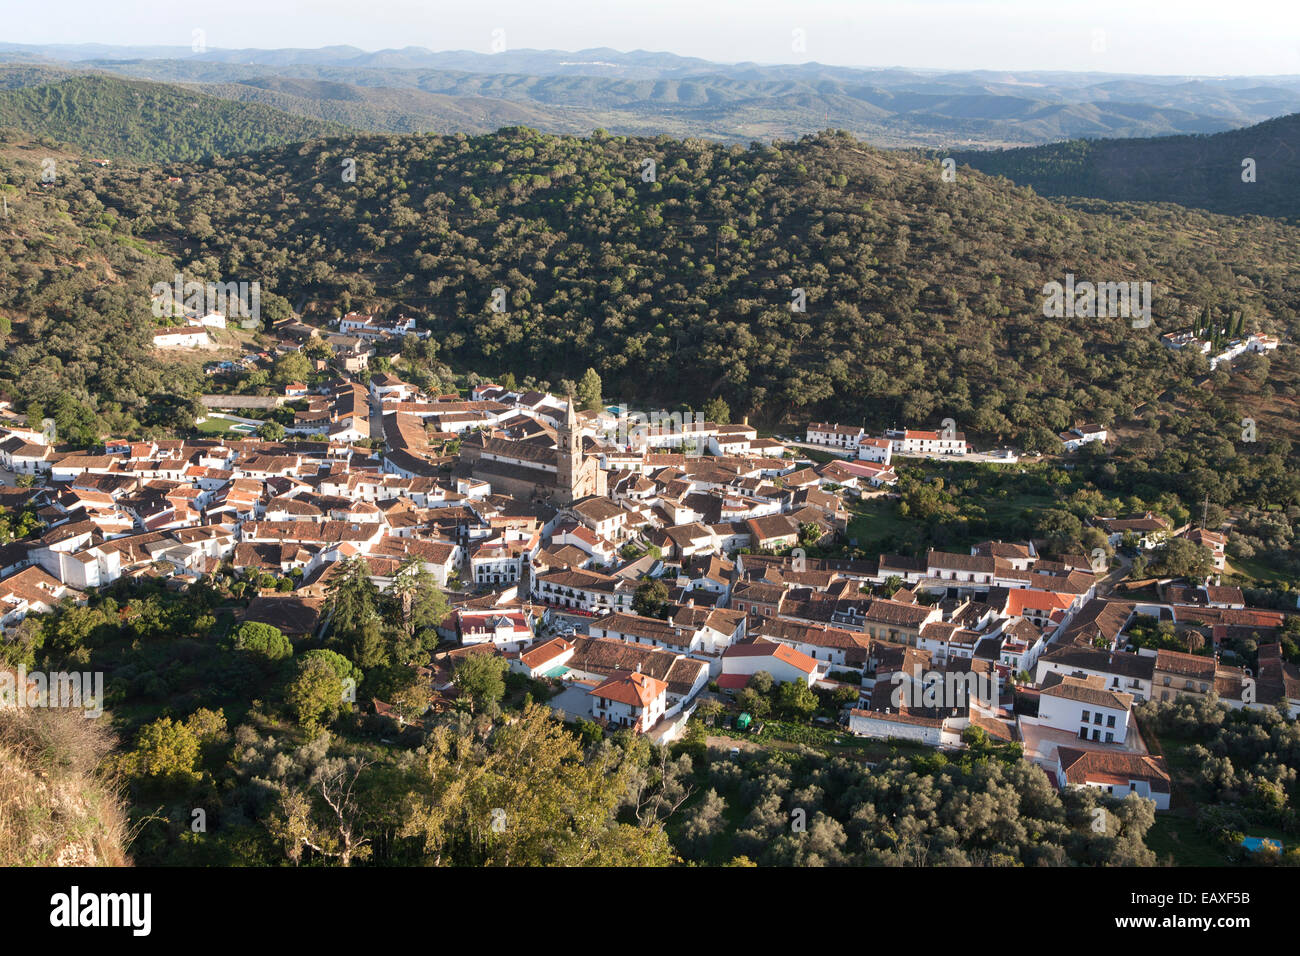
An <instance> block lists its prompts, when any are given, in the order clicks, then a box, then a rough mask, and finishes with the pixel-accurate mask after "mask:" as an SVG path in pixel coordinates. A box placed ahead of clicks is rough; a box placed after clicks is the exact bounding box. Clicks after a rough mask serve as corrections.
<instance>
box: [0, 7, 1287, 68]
mask: <svg viewBox="0 0 1300 956" xmlns="http://www.w3.org/2000/svg"><path fill="white" fill-rule="evenodd" d="M6 6H7V9H6V14H5V23H4V36H3V38H2V39H4V40H6V41H9V42H13V43H87V42H97V43H110V44H163V45H171V46H185V47H188V46H190V43H191V36H192V32H193V31H194V30H195V29H202V30H203V31H204V34H205V37H206V42H207V44H208V46H209V47H223V48H227V49H229V48H239V47H259V48H273V47H320V46H328V45H333V44H350V45H352V46H357V47H361V48H362V49H366V50H378V49H383V48H386V47H403V46H422V47H427V48H429V49H432V50H479V51H482V52H484V53H487V52H491V51H492V38H493V31H495V30H501V31H504V34H503V35H504V38H505V43H506V45H507V46H508V47H510V48H521V47H532V48H535V49H566V50H577V49H582V48H585V47H596V46H608V47H614V48H615V49H619V50H634V49H644V50H664V51H669V52H673V53H679V54H683V55H687V56H699V57H704V58H707V59H711V60H719V61H723V62H735V61H739V60H757V61H760V62H766V63H792V62H794V63H798V62H806V61H809V60H816V61H819V62H822V63H833V64H843V65H850V66H910V67H928V68H938V69H973V68H987V69H1021V70H1027V69H1038V70H1043V69H1057V70H1102V71H1106V72H1114V73H1166V74H1270V73H1300V2H1298V0H1236V2H1231V3H1229V2H1224V0H1087V2H1078V0H893V2H890V0H803V2H777V0H641V2H629V0H505V2H492V0H482V2H469V0H458V2H443V0H425V2H420V0H317V2H304V3H292V2H286V0H198V2H188V3H187V2H180V3H174V2H173V3H160V2H144V0H109V2H107V3H105V2H104V0H55V3H54V4H52V5H50V4H42V3H34V2H27V3H22V4H7V5H6ZM795 31H802V34H801V36H802V43H803V46H802V48H800V47H799V46H798V42H799V35H798V34H796V32H795Z"/></svg>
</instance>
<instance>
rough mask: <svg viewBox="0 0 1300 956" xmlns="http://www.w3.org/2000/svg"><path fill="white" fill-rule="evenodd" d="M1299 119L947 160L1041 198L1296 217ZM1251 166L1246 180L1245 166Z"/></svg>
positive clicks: (1298, 209)
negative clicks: (1003, 178) (1163, 204)
mask: <svg viewBox="0 0 1300 956" xmlns="http://www.w3.org/2000/svg"><path fill="white" fill-rule="evenodd" d="M1298 148H1300V114H1293V115H1291V116H1283V117H1280V118H1278V119H1273V120H1269V121H1267V122H1264V123H1260V124H1258V125H1256V126H1251V127H1248V128H1246V129H1237V130H1231V131H1229V132H1226V133H1216V134H1215V135H1213V136H1162V137H1157V138H1154V139H1092V140H1085V139H1076V140H1070V141H1069V142H1065V143H1052V144H1050V145H1047V146H1026V147H1021V148H1019V149H1007V150H969V151H964V152H957V153H953V154H951V155H952V156H953V158H955V159H956V160H957V161H958V162H959V163H965V164H968V165H970V166H972V167H974V168H975V169H978V170H980V171H981V172H985V173H988V174H989V175H991V176H1006V177H1007V178H1008V179H1010V180H1012V181H1014V182H1016V183H1018V184H1020V185H1022V186H1032V187H1033V188H1034V189H1035V190H1036V191H1037V192H1040V193H1042V194H1043V195H1046V196H1095V197H1097V198H1100V199H1111V200H1133V201H1137V202H1172V203H1178V204H1179V205H1181V206H1191V207H1194V208H1197V209H1209V210H1211V211H1213V212H1220V213H1226V214H1228V215H1234V216H1237V215H1256V216H1287V217H1291V218H1296V217H1300V154H1298V152H1297V150H1298ZM1247 159H1250V160H1254V165H1253V169H1252V170H1251V172H1250V179H1251V181H1246V180H1244V179H1243V178H1242V176H1243V173H1245V172H1246V171H1247V170H1246V167H1244V166H1243V162H1244V161H1245V160H1247Z"/></svg>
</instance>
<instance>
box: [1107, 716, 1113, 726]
mask: <svg viewBox="0 0 1300 956" xmlns="http://www.w3.org/2000/svg"><path fill="white" fill-rule="evenodd" d="M1106 726H1107V727H1114V726H1115V715H1114V714H1111V715H1109V716H1108V717H1107V718H1106Z"/></svg>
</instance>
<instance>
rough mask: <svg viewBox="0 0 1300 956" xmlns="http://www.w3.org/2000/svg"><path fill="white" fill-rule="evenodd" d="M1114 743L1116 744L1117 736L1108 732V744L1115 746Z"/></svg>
mask: <svg viewBox="0 0 1300 956" xmlns="http://www.w3.org/2000/svg"><path fill="white" fill-rule="evenodd" d="M1114 742H1115V735H1114V734H1112V733H1111V732H1110V731H1109V730H1108V731H1106V743H1108V744H1113V743H1114Z"/></svg>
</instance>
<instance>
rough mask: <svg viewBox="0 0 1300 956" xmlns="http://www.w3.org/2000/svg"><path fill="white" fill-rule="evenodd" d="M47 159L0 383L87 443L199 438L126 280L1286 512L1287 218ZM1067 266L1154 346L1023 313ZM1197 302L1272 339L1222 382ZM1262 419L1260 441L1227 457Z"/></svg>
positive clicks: (11, 295) (816, 142) (22, 246)
mask: <svg viewBox="0 0 1300 956" xmlns="http://www.w3.org/2000/svg"><path fill="white" fill-rule="evenodd" d="M42 153H43V150H42V149H27V150H19V151H17V152H15V153H13V155H14V156H15V157H16V158H15V159H14V160H12V161H9V162H7V164H6V165H5V167H4V168H3V173H4V176H5V177H6V179H8V181H9V182H10V183H11V184H12V185H13V187H14V189H13V191H12V192H11V193H10V195H11V196H13V197H14V199H13V201H11V202H10V205H11V206H13V208H14V212H15V215H14V218H12V219H11V220H10V221H9V222H8V223H7V224H6V225H5V226H4V228H3V229H0V236H3V241H4V242H5V243H7V246H6V248H5V250H4V252H5V253H6V255H4V256H2V257H0V269H3V270H4V275H3V278H4V280H5V281H3V282H0V314H3V315H7V316H8V317H10V318H11V319H12V320H13V330H12V332H11V333H10V341H9V342H8V345H9V347H8V348H7V349H6V351H5V355H4V364H3V366H0V388H3V389H4V391H5V392H6V393H8V394H9V395H11V396H13V397H14V398H15V399H16V400H17V404H18V407H19V408H24V409H26V410H28V411H29V412H30V411H41V412H45V411H46V410H47V409H48V408H50V407H55V408H57V409H58V415H57V418H58V420H59V424H60V429H61V434H65V435H71V436H74V437H78V440H81V441H83V442H90V441H93V436H94V435H95V434H97V433H108V432H112V433H131V432H139V431H153V432H155V433H162V432H166V431H167V429H169V428H176V427H184V426H185V424H186V422H187V421H188V420H190V418H191V415H192V412H193V406H192V403H191V400H192V398H193V396H194V395H195V393H196V392H197V390H198V388H199V381H200V380H199V377H198V376H197V375H196V373H195V372H194V371H192V370H191V368H190V367H188V366H176V365H171V364H169V363H166V362H164V361H161V360H159V359H155V358H152V357H151V354H150V350H149V348H148V338H147V334H148V331H149V329H150V328H151V323H152V317H151V316H150V315H149V313H148V307H149V303H148V292H147V289H148V285H149V284H150V283H152V282H156V281H159V280H170V277H171V276H172V274H173V273H174V271H175V269H176V268H177V266H179V267H181V268H182V269H183V270H184V272H185V274H186V275H187V277H193V278H198V279H203V280H209V279H210V280H217V279H221V280H223V281H258V282H260V283H261V285H262V289H263V296H264V302H278V303H279V304H280V305H283V299H278V298H277V297H276V294H278V295H279V296H282V297H284V299H288V301H290V302H293V303H308V304H309V305H308V307H310V305H311V304H315V305H316V306H317V307H318V309H319V311H318V312H317V313H316V314H318V315H319V316H320V317H325V316H329V315H337V314H338V313H339V312H340V311H346V310H348V309H351V308H366V309H374V308H379V309H384V308H390V307H391V308H401V309H403V310H406V311H409V312H414V313H416V314H418V315H420V316H421V317H423V318H424V320H425V321H426V322H428V323H429V324H430V327H431V328H433V330H434V331H435V341H436V342H437V343H438V347H439V359H440V360H441V361H445V362H447V363H449V364H450V365H451V366H452V367H453V368H455V369H456V370H457V371H460V372H470V371H473V372H478V373H480V374H482V375H485V376H497V375H500V374H503V373H506V372H512V373H514V374H516V375H517V376H519V377H520V379H521V380H522V379H523V378H525V377H530V378H531V379H532V380H533V381H535V382H537V383H538V384H549V385H558V384H559V383H560V382H561V380H563V379H569V380H572V381H576V380H577V379H579V378H581V377H582V375H583V373H584V371H585V370H586V369H587V368H588V367H592V368H595V369H596V370H597V372H598V373H599V375H600V376H601V378H602V380H603V383H604V391H605V394H606V396H607V397H609V398H622V399H628V400H634V401H640V402H651V403H661V406H669V407H676V406H678V405H679V404H680V403H683V402H684V403H687V404H689V405H692V406H693V407H697V408H698V407H699V406H700V404H701V403H702V402H703V401H704V400H706V399H707V398H709V397H712V396H721V397H722V398H724V399H725V400H726V401H727V402H728V404H729V405H730V407H731V409H732V410H733V412H734V414H735V415H737V416H739V415H742V414H748V415H751V416H753V418H754V420H755V421H757V422H759V423H761V424H767V425H773V426H774V425H777V424H779V423H780V422H782V421H787V422H788V421H796V422H797V421H800V420H802V421H807V420H808V419H810V418H821V417H830V418H834V419H837V420H841V421H862V422H864V423H866V424H869V425H871V426H872V427H881V426H884V425H888V424H890V423H904V422H905V423H908V424H911V425H919V424H927V423H928V424H931V425H934V424H937V423H938V421H939V419H940V418H943V417H953V418H955V419H956V421H957V422H958V425H959V427H960V428H962V430H964V431H966V432H968V434H970V435H971V437H972V438H973V439H974V440H976V441H977V442H979V443H980V444H985V445H987V444H991V443H994V442H1002V441H1010V442H1014V443H1016V444H1019V445H1020V446H1021V447H1025V448H1029V449H1034V448H1038V449H1041V450H1044V451H1055V450H1057V449H1058V448H1059V442H1058V440H1057V438H1056V437H1055V436H1056V432H1058V431H1060V430H1062V429H1064V428H1066V427H1068V426H1069V425H1071V424H1073V423H1075V422H1078V421H1083V420H1098V421H1100V422H1102V423H1103V424H1106V425H1111V426H1112V427H1115V428H1117V429H1119V428H1120V427H1121V426H1123V429H1124V431H1125V435H1126V440H1125V441H1124V443H1123V446H1122V447H1123V451H1122V454H1125V455H1131V456H1132V458H1133V463H1134V466H1135V467H1139V468H1141V469H1144V470H1145V469H1148V468H1150V469H1151V470H1152V472H1153V478H1152V481H1153V482H1155V481H1156V479H1155V478H1154V474H1157V473H1158V474H1160V475H1162V476H1163V477H1161V478H1160V479H1159V481H1158V482H1156V488H1157V489H1159V488H1165V489H1169V490H1174V491H1176V492H1177V493H1178V494H1180V495H1184V496H1185V497H1186V499H1187V500H1190V501H1195V500H1200V498H1201V497H1202V495H1204V494H1206V493H1212V494H1213V495H1214V497H1215V500H1216V501H1219V502H1220V503H1225V504H1226V503H1228V502H1231V501H1239V500H1243V499H1249V500H1264V499H1266V498H1271V500H1275V501H1276V500H1282V499H1286V498H1287V497H1288V496H1289V495H1290V494H1291V493H1292V491H1294V490H1295V489H1294V488H1292V489H1291V491H1287V490H1286V489H1285V488H1284V487H1282V485H1284V484H1286V480H1285V479H1284V476H1285V475H1286V474H1287V472H1288V468H1287V467H1286V465H1285V460H1286V458H1287V456H1290V455H1291V446H1290V444H1289V443H1286V444H1282V445H1279V444H1276V442H1277V441H1278V440H1281V439H1288V438H1292V437H1295V436H1294V426H1295V419H1296V415H1295V398H1296V394H1297V383H1298V382H1300V378H1298V377H1297V373H1296V368H1295V364H1296V363H1295V357H1296V352H1295V350H1294V349H1293V348H1292V347H1291V346H1290V344H1289V343H1290V341H1293V340H1294V336H1295V334H1296V332H1297V329H1296V325H1297V320H1296V307H1297V303H1300V268H1297V267H1298V266H1300V261H1298V260H1300V243H1297V242H1296V239H1297V234H1296V231H1295V229H1293V228H1292V227H1289V226H1287V225H1284V224H1282V223H1279V222H1275V221H1266V220H1254V221H1246V220H1230V219H1224V218H1221V217H1215V216H1211V215H1207V214H1202V213H1197V212H1190V211H1187V210H1181V209H1176V208H1173V207H1152V206H1110V205H1106V204H1100V203H1094V204H1092V205H1091V206H1090V207H1088V208H1083V207H1074V208H1071V207H1067V206H1063V205H1060V204H1056V203H1053V202H1050V201H1048V200H1045V199H1042V198H1039V197H1036V196H1034V195H1033V194H1032V193H1031V192H1030V191H1028V190H1026V189H1016V188H1011V187H1009V186H1008V185H1007V184H1006V183H1005V182H1001V181H997V180H993V179H988V178H985V177H983V176H980V175H978V174H975V173H970V172H963V173H961V174H960V175H959V176H958V179H957V181H956V182H955V183H947V182H944V181H943V180H942V178H941V176H940V168H939V165H938V163H931V162H920V161H917V160H916V159H914V158H911V157H907V156H901V155H897V154H890V153H885V152H881V151H878V150H874V149H871V148H869V147H866V146H864V145H863V144H861V143H859V142H857V141H855V140H853V139H852V138H850V137H847V136H844V135H839V134H826V135H823V136H820V137H815V138H813V137H810V138H806V139H804V140H802V141H799V142H797V143H786V144H780V145H776V146H755V147H753V148H750V149H742V148H739V147H726V146H720V145H710V144H705V143H702V142H699V141H693V140H687V141H676V140H671V139H668V138H659V139H656V140H630V139H623V138H612V137H609V136H604V135H597V136H595V137H593V138H591V139H586V140H583V139H576V138H564V137H552V136H546V135H542V134H539V133H537V132H535V131H532V130H528V129H512V130H504V131H502V132H501V133H499V134H495V135H491V136H482V137H472V138H471V137H465V136H454V137H431V136H426V137H354V138H344V139H331V140H313V141H310V142H306V143H303V144H300V145H295V146H291V147H284V148H279V149H274V150H268V151H264V152H262V153H259V154H257V155H253V156H243V157H237V158H235V157H227V158H221V159H214V160H211V161H208V162H205V163H202V164H191V165H187V166H173V167H169V168H168V169H166V170H162V169H158V168H146V169H133V168H126V167H116V166H114V167H110V168H107V169H101V168H97V167H94V166H91V165H86V164H76V163H65V164H63V165H61V166H60V170H61V173H60V180H59V182H58V183H57V184H56V185H54V186H52V187H42V186H41V185H40V183H39V172H40V169H39V165H38V164H39V160H40V158H41V156H42ZM345 159H353V160H355V161H356V181H355V182H347V181H344V177H343V171H344V162H343V161H344V160H345ZM647 159H653V160H654V161H655V181H654V182H645V181H643V179H642V171H643V170H645V169H647V168H648V167H646V166H645V165H644V161H645V160H647ZM169 173H178V174H180V176H179V178H181V179H183V182H181V183H176V182H169V181H168V174H169ZM97 270H98V271H97ZM1067 273H1073V274H1074V275H1076V276H1077V277H1079V278H1080V279H1081V280H1082V279H1090V280H1093V281H1116V282H1119V281H1138V282H1141V281H1150V282H1151V283H1152V285H1153V290H1154V306H1153V319H1154V322H1153V325H1152V326H1151V327H1150V328H1146V329H1134V328H1132V326H1131V323H1130V322H1128V321H1127V320H1124V319H1121V318H1114V319H1109V318H1105V319H1104V318H1068V317H1067V318H1060V319H1048V318H1044V316H1043V296H1042V289H1043V286H1044V284H1045V283H1047V282H1049V281H1063V280H1064V278H1065V276H1066V274H1067ZM101 277H102V278H101ZM104 278H107V279H108V281H107V282H104V281H103V279H104ZM497 288H503V289H506V290H507V311H506V312H505V313H496V312H493V311H492V309H491V307H490V301H491V299H492V294H493V290H494V289H497ZM800 289H802V290H803V295H804V297H805V299H806V311H804V312H795V311H792V308H791V306H792V301H793V299H792V296H793V295H794V294H795V293H796V290H800ZM1206 307H1212V308H1213V309H1214V310H1215V313H1216V314H1218V315H1227V314H1229V313H1230V312H1232V311H1233V310H1241V311H1242V312H1243V313H1244V315H1245V326H1246V328H1247V329H1248V330H1256V329H1258V330H1264V331H1270V332H1276V333H1280V334H1281V335H1282V336H1283V338H1284V339H1285V340H1287V344H1286V345H1284V347H1283V349H1282V350H1281V351H1279V352H1277V353H1274V354H1273V355H1272V356H1270V357H1269V358H1264V357H1258V356H1257V357H1252V358H1251V359H1249V360H1242V362H1240V363H1238V364H1239V370H1238V371H1239V373H1240V374H1239V375H1237V377H1236V379H1234V378H1232V377H1230V376H1229V374H1228V370H1227V369H1226V368H1223V369H1220V370H1219V371H1218V372H1216V373H1214V374H1213V375H1210V374H1209V372H1208V366H1207V364H1206V361H1205V359H1204V357H1202V356H1200V355H1199V354H1191V351H1192V350H1189V351H1188V352H1185V353H1175V352H1170V351H1168V350H1166V349H1164V348H1163V347H1161V345H1160V344H1159V340H1158V336H1159V334H1160V332H1162V331H1165V330H1168V329H1172V328H1181V327H1188V326H1190V325H1192V324H1193V322H1194V320H1195V319H1196V318H1197V317H1199V316H1200V314H1201V313H1202V311H1203V310H1204V309H1205V308H1206ZM33 368H40V369H46V370H48V373H47V372H42V373H41V374H40V375H33V374H31V370H32V369H33ZM1237 379H1240V383H1241V387H1239V388H1237V389H1236V390H1235V391H1236V394H1237V396H1238V400H1237V401H1233V402H1229V401H1226V400H1225V397H1224V396H1225V395H1226V393H1227V386H1228V385H1229V383H1230V382H1235V381H1236V380H1237ZM1257 408H1258V410H1259V415H1260V436H1261V437H1260V441H1259V442H1258V443H1257V444H1256V445H1254V446H1249V447H1245V446H1239V445H1238V441H1239V438H1240V434H1241V426H1240V422H1241V418H1242V416H1243V414H1244V413H1245V412H1246V411H1250V412H1255V411H1256V409H1257ZM1239 448H1240V451H1239V450H1238V449H1239ZM1192 449H1196V453H1195V455H1194V456H1193V454H1192ZM1278 456H1281V457H1278ZM1279 482H1281V483H1282V484H1279ZM1292 484H1294V482H1292Z"/></svg>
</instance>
